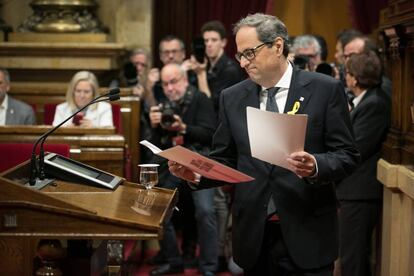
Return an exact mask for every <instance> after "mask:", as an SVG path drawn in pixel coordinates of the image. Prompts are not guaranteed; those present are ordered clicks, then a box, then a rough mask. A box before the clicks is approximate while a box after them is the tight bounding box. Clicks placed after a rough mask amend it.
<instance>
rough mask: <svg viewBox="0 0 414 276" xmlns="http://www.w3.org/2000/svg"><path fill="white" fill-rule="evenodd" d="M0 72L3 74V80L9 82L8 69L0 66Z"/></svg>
mask: <svg viewBox="0 0 414 276" xmlns="http://www.w3.org/2000/svg"><path fill="white" fill-rule="evenodd" d="M0 72H2V73H3V75H4V80H5V81H6V82H7V83H10V73H9V71H8V70H7V69H5V68H0Z"/></svg>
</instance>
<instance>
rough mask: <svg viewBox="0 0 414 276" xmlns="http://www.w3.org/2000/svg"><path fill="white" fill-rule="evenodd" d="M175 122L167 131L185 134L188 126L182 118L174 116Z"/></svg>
mask: <svg viewBox="0 0 414 276" xmlns="http://www.w3.org/2000/svg"><path fill="white" fill-rule="evenodd" d="M174 120H175V122H174V123H172V124H171V125H170V126H169V127H165V129H167V130H169V131H178V132H185V130H186V129H187V125H186V124H184V122H183V120H182V119H181V117H180V116H178V115H176V114H174Z"/></svg>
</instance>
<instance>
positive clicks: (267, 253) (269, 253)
mask: <svg viewBox="0 0 414 276" xmlns="http://www.w3.org/2000/svg"><path fill="white" fill-rule="evenodd" d="M333 267H334V266H333V263H332V264H329V265H328V266H325V267H321V268H316V269H301V268H299V267H298V266H297V265H296V264H295V263H294V262H293V261H292V258H291V257H290V256H289V253H288V251H287V248H286V244H285V242H284V240H283V237H282V233H281V230H280V225H279V223H278V222H267V223H266V228H265V234H264V238H263V244H262V246H261V250H260V256H259V259H258V261H257V263H256V264H255V265H254V267H253V268H251V269H248V270H244V275H245V276H255V275H263V276H265V275H268V276H332V275H333Z"/></svg>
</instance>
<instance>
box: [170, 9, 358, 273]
mask: <svg viewBox="0 0 414 276" xmlns="http://www.w3.org/2000/svg"><path fill="white" fill-rule="evenodd" d="M234 33H235V35H236V44H237V50H238V53H237V54H236V59H237V60H238V61H239V62H240V66H241V67H242V68H244V69H245V70H246V72H247V74H248V75H249V77H250V78H249V79H247V80H244V81H242V82H240V83H238V84H236V85H234V86H232V87H230V88H228V89H225V90H224V91H223V92H222V93H221V98H220V114H219V120H220V121H219V126H218V128H217V130H216V133H215V135H214V138H213V148H212V152H211V154H210V157H211V158H213V159H215V160H216V161H219V162H221V163H224V164H226V165H228V166H230V167H233V168H236V169H237V170H239V171H240V172H242V173H245V174H247V175H249V176H251V177H253V178H255V180H253V181H250V182H246V183H240V184H236V185H235V196H234V205H233V210H232V211H233V255H234V259H235V261H236V263H237V264H239V265H240V266H241V267H242V268H243V269H244V271H245V275H321V276H322V275H332V271H333V263H334V260H335V259H336V258H337V255H338V231H337V230H338V225H337V207H338V206H337V200H336V197H335V189H334V184H335V182H337V181H339V180H341V179H343V178H344V177H345V176H347V175H349V174H350V173H352V171H353V170H354V169H355V168H356V166H357V164H358V161H359V153H358V151H357V150H356V148H355V145H354V139H353V135H352V131H351V124H350V119H349V114H348V109H347V102H346V99H345V95H344V93H343V89H342V87H341V84H340V83H339V82H338V81H336V80H335V79H333V78H330V77H327V76H324V75H321V74H317V73H310V72H306V71H301V70H297V69H296V68H294V67H293V66H292V64H291V63H289V62H288V60H287V55H288V46H287V40H288V34H287V30H286V27H285V25H284V24H283V23H282V22H281V21H280V20H278V19H277V18H276V17H274V16H269V15H264V14H254V15H249V16H247V17H246V18H243V19H241V20H240V21H239V22H238V23H237V24H236V25H235V27H234ZM247 107H254V108H257V109H262V110H269V111H272V112H279V113H282V112H283V113H288V114H291V115H293V116H294V115H295V114H307V116H308V119H307V130H306V135H305V145H304V151H297V152H294V153H291V154H290V155H288V156H287V157H286V162H287V163H288V165H289V166H288V168H283V167H280V166H275V165H272V164H270V163H268V162H265V161H262V160H259V159H257V158H254V157H252V154H251V145H250V141H249V133H248V127H247V118H246V108H247ZM262 127H265V126H262ZM267 143H269V145H270V144H272V141H271V140H269V141H267ZM275 154H276V153H275ZM169 166H170V171H171V172H172V173H173V174H175V175H177V176H179V177H182V178H184V179H186V180H188V181H190V182H192V183H193V186H195V187H197V188H199V189H204V188H210V187H216V186H220V185H225V184H226V182H220V181H217V180H211V179H207V178H205V177H200V176H199V175H197V174H195V173H193V172H192V171H191V170H189V169H188V168H186V167H184V166H182V165H180V164H178V163H176V162H173V161H169Z"/></svg>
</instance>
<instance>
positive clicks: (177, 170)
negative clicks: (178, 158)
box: [168, 160, 200, 184]
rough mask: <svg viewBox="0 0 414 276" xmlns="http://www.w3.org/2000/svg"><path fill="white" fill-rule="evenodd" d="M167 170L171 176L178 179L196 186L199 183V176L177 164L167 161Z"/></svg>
mask: <svg viewBox="0 0 414 276" xmlns="http://www.w3.org/2000/svg"><path fill="white" fill-rule="evenodd" d="M168 169H169V170H170V173H171V174H173V175H175V176H176V177H178V178H181V179H184V180H186V181H188V182H191V183H193V184H198V183H199V182H200V175H198V174H196V173H195V172H193V171H192V170H190V169H188V168H187V167H184V166H183V165H180V164H178V163H177V162H174V161H170V160H169V161H168Z"/></svg>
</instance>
